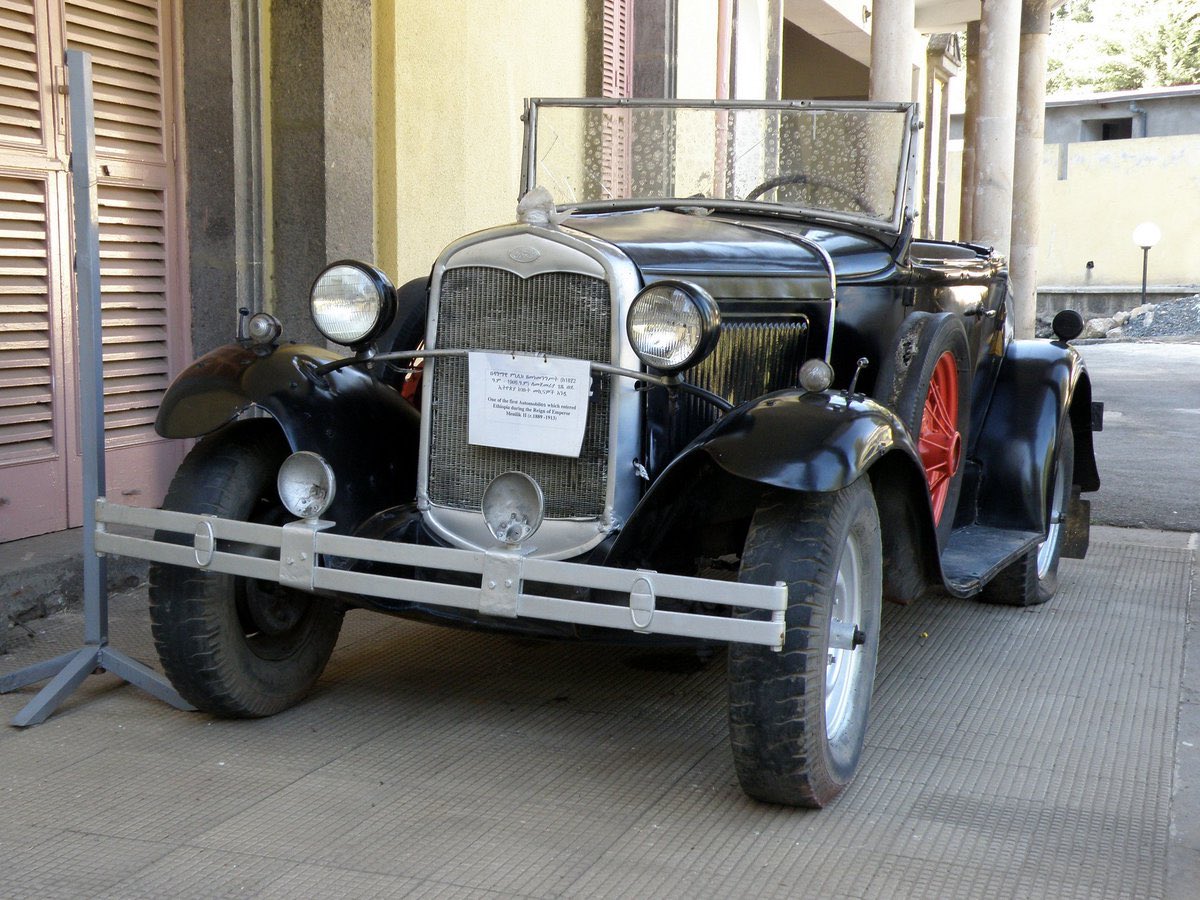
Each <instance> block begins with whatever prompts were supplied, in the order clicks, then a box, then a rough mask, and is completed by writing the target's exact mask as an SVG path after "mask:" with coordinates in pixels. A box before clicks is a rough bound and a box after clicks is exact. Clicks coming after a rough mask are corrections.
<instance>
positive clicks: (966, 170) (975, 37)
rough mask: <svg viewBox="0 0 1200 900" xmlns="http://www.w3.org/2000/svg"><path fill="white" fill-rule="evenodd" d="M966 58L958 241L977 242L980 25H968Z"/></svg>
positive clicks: (976, 22)
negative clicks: (975, 217) (976, 149)
mask: <svg viewBox="0 0 1200 900" xmlns="http://www.w3.org/2000/svg"><path fill="white" fill-rule="evenodd" d="M963 56H964V57H965V58H966V65H967V80H966V82H965V84H964V87H965V89H966V108H965V109H964V111H963V154H962V186H961V188H960V190H959V203H958V239H959V240H960V241H973V240H975V234H974V232H973V231H972V229H973V228H974V226H975V223H974V222H973V221H972V218H971V217H972V216H973V215H974V210H975V176H976V172H975V126H976V124H977V123H978V121H979V22H978V20H976V21H974V22H971V23H969V24H968V25H967V44H966V46H965V47H964V48H963Z"/></svg>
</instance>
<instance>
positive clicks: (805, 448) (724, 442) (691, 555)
mask: <svg viewBox="0 0 1200 900" xmlns="http://www.w3.org/2000/svg"><path fill="white" fill-rule="evenodd" d="M864 475H869V476H870V477H871V478H872V481H873V484H872V488H873V489H874V491H875V499H876V503H877V504H878V505H879V513H880V518H881V520H883V521H885V522H886V523H887V527H886V528H884V529H883V532H882V539H883V551H884V557H885V560H886V562H887V565H886V566H885V568H886V570H887V573H888V578H887V583H886V584H885V592H886V594H887V596H888V597H889V598H890V599H895V600H901V601H909V600H912V599H914V598H915V597H917V596H920V594H921V593H922V592H923V590H924V588H925V585H926V583H927V582H928V581H930V580H938V579H940V568H939V563H938V547H937V539H936V536H935V532H934V528H933V513H932V510H931V508H930V505H929V493H928V490H927V489H926V487H925V475H924V470H923V469H922V467H921V465H920V461H919V457H918V456H917V453H916V449H915V448H914V446H913V443H912V439H911V438H910V437H909V435H908V432H907V431H906V430H905V428H904V425H903V424H902V423H901V422H900V420H899V419H897V418H896V417H895V416H893V415H892V414H891V413H890V412H889V411H888V410H887V409H886V408H885V407H883V406H881V405H880V404H878V403H876V402H875V401H873V400H868V399H865V398H861V397H856V398H854V399H847V398H846V396H845V395H844V394H842V393H824V394H810V393H805V392H802V391H796V390H790V391H780V392H777V393H774V394H769V395H767V396H765V397H762V398H760V399H758V400H756V401H754V402H752V403H748V404H745V405H744V406H741V407H738V408H737V409H735V410H733V411H732V412H730V413H729V414H728V415H727V416H725V417H724V418H723V419H721V420H720V421H719V422H717V423H715V424H714V425H713V426H712V427H711V428H709V429H708V430H707V431H706V432H704V433H703V434H701V435H700V436H699V437H697V438H696V440H695V441H693V442H692V443H691V444H690V445H689V446H688V447H687V448H686V449H685V450H684V451H683V452H682V453H681V454H680V455H679V456H678V457H677V458H676V459H675V460H674V461H672V463H671V465H669V466H667V468H666V469H665V470H664V471H663V473H662V474H661V475H660V476H659V477H658V478H657V479H656V480H655V482H654V484H653V485H652V486H651V487H650V489H649V490H648V491H647V493H646V495H645V496H644V497H643V498H642V501H641V503H639V504H638V507H637V509H636V510H634V513H633V515H632V516H630V519H629V522H628V523H627V524H626V526H625V528H624V529H623V530H622V531H621V533H620V535H619V536H618V538H617V540H616V543H615V544H614V546H613V548H612V551H611V555H610V557H609V561H610V563H611V564H620V565H629V566H632V567H635V568H636V567H647V568H654V569H658V570H660V571H675V572H680V573H688V572H690V571H691V568H690V567H691V566H693V565H694V563H695V560H696V558H697V557H709V558H720V557H722V556H724V555H727V554H733V555H735V556H736V555H739V554H740V553H741V548H742V543H743V541H744V539H745V534H746V528H747V527H748V525H749V522H750V519H751V517H752V516H753V514H754V510H755V507H756V506H757V505H758V502H759V498H760V497H761V496H762V493H763V491H764V490H767V489H772V488H782V489H784V490H792V491H807V492H821V493H825V492H830V491H836V490H839V489H841V488H843V487H845V486H846V485H848V484H851V483H852V482H854V481H856V480H857V479H858V478H861V477H863V476H864Z"/></svg>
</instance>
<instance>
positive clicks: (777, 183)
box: [746, 172, 871, 213]
mask: <svg viewBox="0 0 1200 900" xmlns="http://www.w3.org/2000/svg"><path fill="white" fill-rule="evenodd" d="M785 184H801V185H805V186H806V187H815V188H822V189H824V190H829V191H833V192H834V193H835V194H841V195H842V196H843V197H846V198H847V199H848V200H850V201H852V202H853V203H854V205H855V206H857V207H858V208H859V210H860V211H862V212H865V213H870V212H871V207H870V204H868V203H867V201H866V198H864V197H863V195H862V194H856V193H854V191H853V190H851V189H850V188H848V187H846V186H845V185H842V184H838V183H837V182H836V181H830V180H828V179H826V178H816V177H814V176H812V175H810V174H808V173H807V172H785V173H784V174H782V175H776V176H775V177H774V178H768V179H767V180H766V181H764V182H762V183H761V184H758V185H755V187H754V189H753V190H751V191H750V193H748V194H747V195H746V199H747V200H757V199H758V198H759V197H761V196H762V195H763V194H765V193H767V191H773V190H775V188H778V187H783V186H784V185H785Z"/></svg>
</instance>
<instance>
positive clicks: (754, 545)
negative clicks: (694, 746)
mask: <svg viewBox="0 0 1200 900" xmlns="http://www.w3.org/2000/svg"><path fill="white" fill-rule="evenodd" d="M739 580H741V581H746V582H753V583H757V584H774V583H775V582H777V581H783V582H786V583H787V585H788V593H789V600H788V610H787V619H786V622H787V630H786V637H785V639H784V647H783V650H782V651H780V652H776V651H773V650H771V649H769V648H766V647H759V646H753V645H749V644H733V645H731V647H730V650H729V731H730V741H731V744H732V747H733V760H734V767H735V769H736V770H737V776H738V780H739V781H740V782H741V785H742V789H743V790H744V791H745V792H746V793H747V794H748V795H749V796H751V797H754V798H755V799H758V800H763V801H766V802H768V803H782V804H787V805H789V806H805V807H811V808H820V807H823V806H825V805H826V804H828V803H829V802H831V801H832V800H833V799H834V798H835V797H837V796H838V794H840V793H841V792H842V791H843V790H844V789H845V787H846V786H847V785H848V784H849V783H850V781H851V780H852V779H853V777H854V774H855V772H856V771H857V769H858V764H859V759H860V757H861V756H862V749H863V741H864V738H865V736H866V731H867V720H868V717H869V714H870V708H871V695H872V691H873V687H874V682H875V665H876V660H877V653H878V647H879V620H880V609H881V606H882V592H883V587H882V583H883V563H882V551H881V548H880V538H879V514H878V511H877V509H876V506H875V497H874V494H873V493H872V491H871V486H870V480H869V479H867V478H861V479H859V480H858V481H856V482H854V483H853V484H851V485H849V486H848V487H846V488H843V489H842V490H840V491H836V492H834V493H830V494H791V493H784V492H777V493H772V494H768V495H765V496H764V498H763V500H762V502H761V503H760V505H759V507H758V509H757V511H756V512H755V514H754V518H753V521H752V523H751V526H750V531H749V534H748V535H747V537H746V544H745V548H744V550H743V554H742V565H741V571H740V573H739ZM855 631H857V634H854V632H855ZM839 635H840V637H839ZM849 635H853V639H852V640H848V637H849ZM847 643H850V644H851V646H846V644H847ZM839 644H840V646H839Z"/></svg>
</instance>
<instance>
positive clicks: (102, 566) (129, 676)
mask: <svg viewBox="0 0 1200 900" xmlns="http://www.w3.org/2000/svg"><path fill="white" fill-rule="evenodd" d="M67 83H68V86H69V90H70V95H69V96H70V100H71V183H72V187H73V193H74V199H75V287H76V292H77V307H78V310H79V376H80V392H79V393H80V397H79V401H80V402H79V406H80V418H81V420H82V426H83V500H84V503H83V614H84V619H83V622H84V625H83V641H84V645H83V647H81V648H80V649H79V650H75V651H72V652H71V653H65V654H63V655H62V656H59V657H56V658H54V659H48V660H45V661H44V662H40V663H34V664H33V665H32V666H27V667H26V668H24V669H19V670H18V671H16V672H12V673H10V674H8V675H4V676H3V677H0V694H6V693H8V692H9V691H15V690H17V689H18V688H22V687H25V686H26V685H30V684H34V683H36V682H38V681H43V680H44V679H46V678H50V683H49V684H47V685H46V686H45V687H44V688H42V689H41V690H40V691H39V692H38V693H37V696H35V697H34V698H33V699H32V700H30V701H29V702H28V703H27V704H26V705H25V706H24V707H23V708H22V709H21V711H20V712H18V713H17V714H16V715H15V716H13V718H12V724H14V725H17V726H20V727H23V726H25V725H37V724H38V723H39V722H43V721H45V720H46V718H47V717H48V716H49V715H50V714H51V713H53V712H54V710H56V709H57V708H58V706H59V704H61V703H62V701H63V700H65V699H66V698H67V696H68V695H69V694H71V692H72V691H74V690H75V688H77V687H79V685H80V684H82V683H83V680H84V679H85V678H87V676H88V675H91V674H93V673H96V672H104V671H107V672H112V673H113V674H114V675H116V676H118V677H119V678H122V679H124V680H125V681H128V682H129V683H130V684H135V685H137V686H138V687H140V688H141V689H142V690H144V691H146V692H148V693H150V694H153V695H154V696H155V697H157V698H158V699H160V700H163V701H165V702H166V703H169V704H171V706H174V707H175V708H176V709H185V710H190V709H194V707H192V706H190V705H188V703H187V702H186V701H184V699H183V698H182V697H180V696H179V694H177V693H176V692H175V689H174V688H173V687H171V685H170V684H168V683H167V681H166V679H164V678H163V677H162V676H161V675H159V674H158V673H157V672H155V671H154V670H153V669H150V668H147V667H146V666H144V665H142V664H141V663H140V662H138V661H137V660H135V659H131V658H130V657H128V656H126V655H125V654H123V653H121V652H120V651H118V650H114V649H112V648H111V647H109V646H108V582H107V572H106V569H107V560H105V559H104V557H102V556H97V555H96V499H97V498H98V497H102V496H104V490H105V485H104V376H103V369H102V365H103V347H102V344H101V330H100V329H101V314H100V221H99V216H98V213H97V208H96V182H97V178H96V131H95V122H94V118H93V101H92V58H91V55H90V54H87V53H83V52H81V51H79V50H68V51H67Z"/></svg>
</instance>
